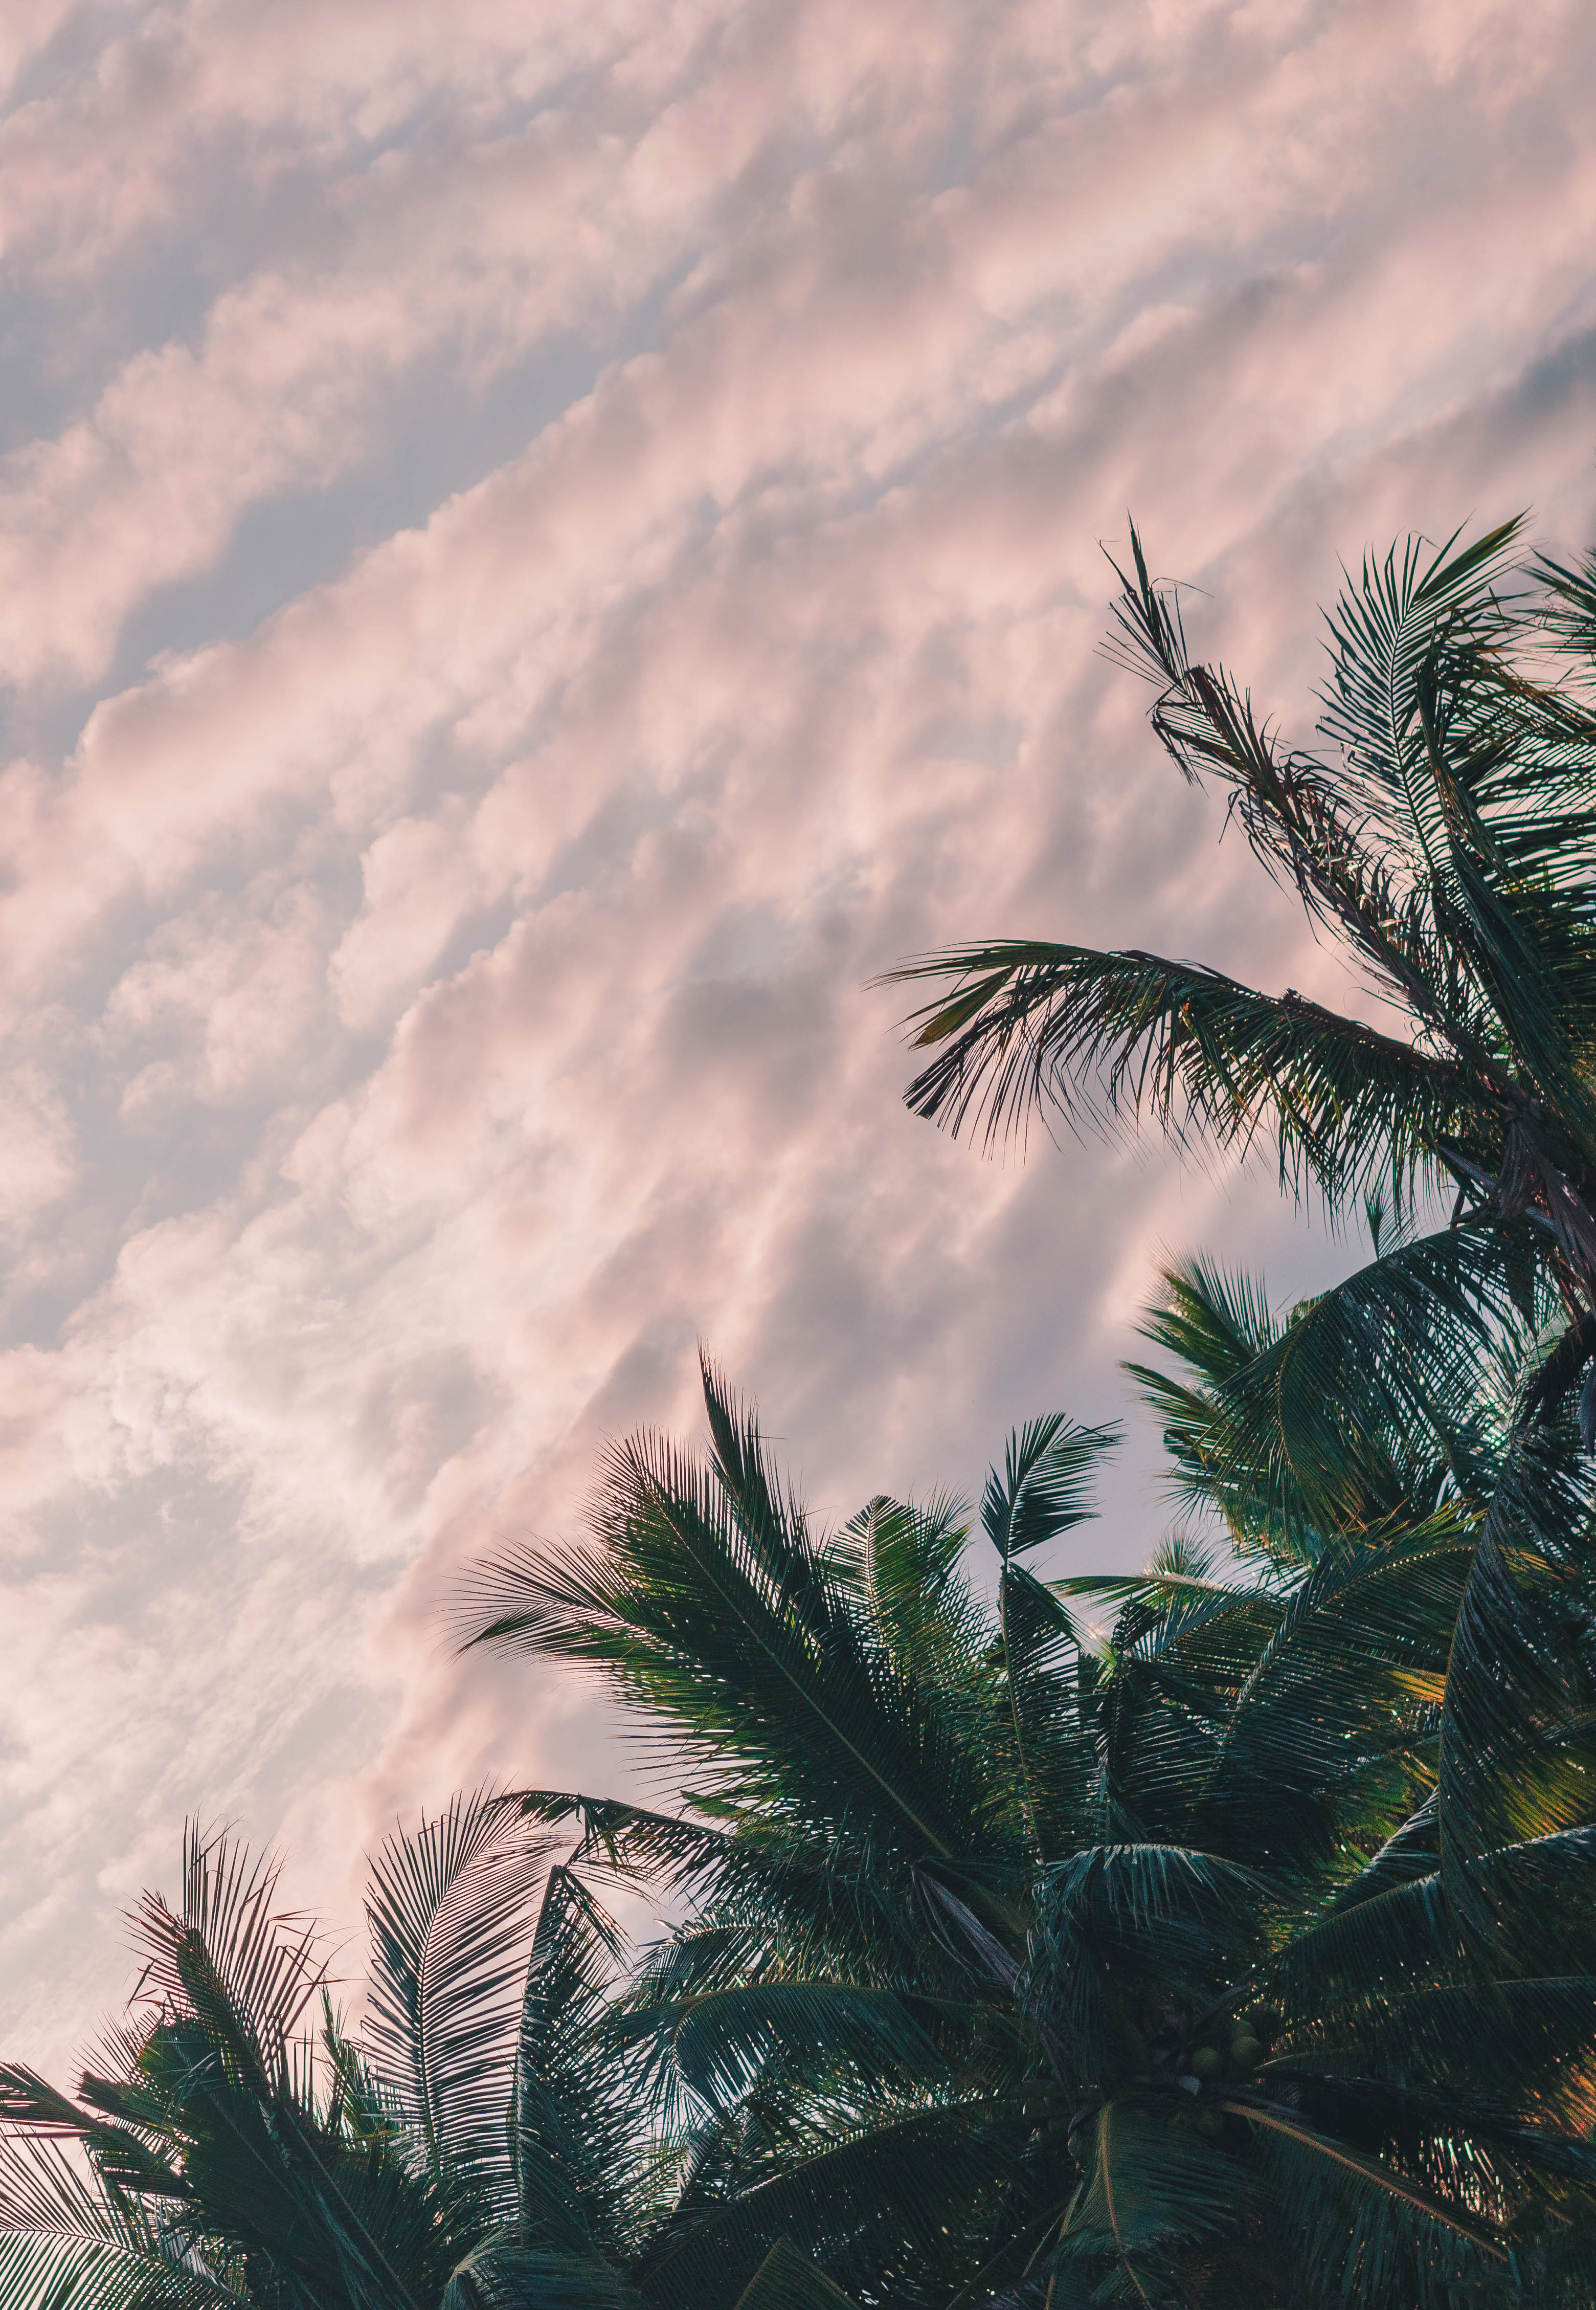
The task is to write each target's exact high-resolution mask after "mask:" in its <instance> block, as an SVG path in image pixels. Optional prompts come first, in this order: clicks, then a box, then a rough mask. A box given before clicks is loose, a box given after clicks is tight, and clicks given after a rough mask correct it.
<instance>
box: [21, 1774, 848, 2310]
mask: <svg viewBox="0 0 1596 2310" xmlns="http://www.w3.org/2000/svg"><path fill="white" fill-rule="evenodd" d="M277 1885H278V1869H277V1866H276V1864H275V1863H270V1862H263V1861H260V1860H252V1859H251V1858H250V1856H249V1854H247V1851H245V1850H244V1849H243V1848H242V1847H240V1846H239V1845H237V1844H236V1843H234V1842H232V1841H231V1840H230V1839H229V1838H227V1837H215V1838H205V1837H201V1836H199V1835H198V1834H197V1833H192V1832H191V1833H190V1834H189V1836H188V1837H187V1838H186V1845H185V1853H184V1871H183V1898H182V1900H181V1903H180V1904H179V1905H178V1906H177V1907H172V1906H169V1905H168V1904H167V1903H166V1902H165V1901H164V1900H162V1899H161V1898H160V1897H159V1896H158V1895H154V1894H147V1895H146V1896H145V1897H144V1898H143V1902H142V1903H141V1905H140V1906H139V1909H138V1911H137V1912H136V1915H135V1919H134V1925H135V1938H136V1942H137V1946H138V1949H139V1952H140V1954H141V1956H142V1958H143V1972H142V1975H141V1976H140V1987H139V1993H138V1995H137V1998H136V1999H135V2006H134V2014H133V2016H132V2018H131V2019H130V2022H129V2023H128V2025H127V2026H126V2027H123V2028H118V2029H117V2030H115V2031H113V2032H112V2033H111V2035H110V2036H108V2038H107V2040H106V2042H105V2044H104V2045H103V2046H102V2048H100V2053H99V2054H98V2056H97V2057H96V2058H95V2059H94V2060H93V2061H92V2062H91V2065H90V2067H89V2070H88V2071H87V2073H86V2074H85V2075H84V2077H83V2078H82V2083H81V2086H80V2089H79V2091H78V2094H77V2095H76V2097H71V2096H68V2095H65V2094H62V2093H59V2092H57V2091H56V2090H55V2089H53V2088H52V2087H50V2086H48V2084H46V2083H45V2082H44V2080H41V2079H40V2078H39V2077H37V2076H35V2075H34V2074H33V2073H32V2072H31V2071H28V2070H26V2069H22V2068H18V2067H15V2066H12V2067H7V2068H4V2069H0V2125H3V2126H4V2135H3V2137H0V2300H3V2301H4V2303H5V2304H6V2306H7V2310H47V2306H48V2310H65V2306H66V2305H71V2306H73V2310H222V2306H233V2310H239V2306H248V2310H438V2306H447V2310H486V2306H505V2310H509V2306H515V2305H530V2304H533V2303H536V2304H538V2305H540V2306H542V2310H567V2306H568V2310H615V2306H616V2305H617V2304H619V2303H620V2302H622V2301H625V2300H629V2299H630V2300H635V2299H636V2297H635V2296H634V2295H632V2294H631V2292H630V2289H629V2283H628V2280H629V2276H630V2274H631V2272H632V2271H633V2270H634V2268H635V2266H636V2264H637V2262H638V2257H639V2255H640V2254H642V2253H643V2252H645V2251H646V2248H647V2245H648V2243H649V2241H650V2238H651V2237H652V2236H654V2235H655V2233H656V2232H657V2231H658V2230H659V2229H660V2228H662V2226H665V2225H667V2224H668V2222H669V2219H670V2217H671V2213H672V2194H673V2193H672V2175H671V2173H670V2172H669V2171H668V2170H666V2169H664V2168H661V2167H660V2166H659V2164H658V2161H657V2159H656V2158H655V2154H654V2150H653V2145H652V2144H651V2142H650V2141H649V2138H648V2135H647V2131H646V2127H645V2126H644V2125H643V2124H641V2123H639V2115H638V2106H637V2101H638V2097H637V2094H636V2092H635V2089H634V2088H633V2085H632V2082H631V2080H630V2076H629V2070H628V2067H627V2065H626V2063H624V2062H622V2061H620V2060H619V2059H618V2058H617V2048H616V2045H615V2041H614V2039H613V2036H612V2034H607V2033H606V2030H605V2028H604V2027H603V2023H604V2019H605V2017H606V2016H607V2015H608V2013H609V2011H610V2007H611V2003H612V1989H613V1984H614V1977H615V1973H616V1964H617V1956H618V1950H619V1947H620V1944H619V1937H618V1935H617V1933H616V1931H615V1928H614V1926H613V1924H612V1922H611V1921H610V1920H609V1919H608V1918H607V1917H606V1915H605V1914H604V1912H603V1909H602V1908H601V1907H600V1906H599V1905H598V1903H597V1901H596V1899H595V1898H594V1893H593V1891H592V1889H591V1888H590V1887H589V1886H587V1885H585V1883H584V1882H583V1880H582V1879H581V1877H580V1875H579V1874H578V1873H577V1871H573V1870H572V1869H570V1868H568V1867H567V1866H564V1865H562V1864H560V1863H554V1864H553V1865H552V1866H551V1865H550V1848H549V1840H548V1838H547V1837H545V1836H543V1835H542V1834H541V1833H539V1832H538V1831H537V1830H536V1829H535V1828H533V1827H532V1826H531V1825H530V1824H529V1822H528V1820H527V1818H526V1816H525V1809H524V1808H523V1807H522V1806H521V1805H520V1804H519V1802H516V1801H512V1800H507V1799H506V1798H504V1797H502V1796H495V1795H492V1794H481V1795H478V1796H475V1797H473V1798H470V1799H456V1800H455V1802H454V1803H453V1804H451V1805H450V1806H449V1808H448V1810H447V1811H446V1812H445V1813H444V1814H443V1815H441V1816H440V1817H439V1818H438V1819H436V1820H433V1821H430V1822H428V1823H427V1824H425V1825H424V1826H423V1827H422V1828H421V1829H420V1830H419V1831H418V1832H417V1833H415V1834H414V1835H412V1836H408V1837H405V1836H395V1837H393V1838H391V1839H390V1840H389V1841H388V1842H387V1844H386V1845H385V1846H384V1848H383V1850H382V1852H381V1853H380V1854H379V1855H378V1857H377V1861H376V1863H375V1864H374V1866H373V1869H372V1880H371V1892H370V1896H369V1902H368V1917H369V1926H370V1932H371V1944H372V1947H371V1972H370V1976H369V1984H368V2000H367V2013H366V2020H365V2025H364V2028H363V2029H362V2031H361V2032H360V2035H359V2036H353V2035H351V2033H350V2032H349V2031H348V2030H347V2029H346V2028H345V2026H344V2024H343V2021H342V2020H341V2019H339V2017H338V2015H337V2014H336V2013H335V2011H334V2008H333V2004H332V2002H331V1997H330V1992H329V1986H328V1980H327V1972H326V1965H325V1956H324V1954H323V1953H322V1950H321V1946H320V1941H319V1937H318V1935H317V1932H315V1930H314V1929H313V1928H312V1927H310V1926H308V1924H306V1922H305V1921H304V1919H303V1918H301V1917H299V1916H296V1915H292V1914H291V1913H287V1912H285V1911H283V1910H282V1908H281V1907H280V1906H278V1900H277ZM318 2014H319V2026H318V2027H316V2026H312V2025H313V2023H314V2022H315V2021H316V2019H317V2015H318ZM725 2298H726V2299H727V2301H728V2302H729V2301H731V2300H733V2299H734V2298H735V2297H734V2296H731V2295H728V2296H727V2297H725ZM828 2298H829V2291H828V2289H827V2288H825V2287H824V2285H823V2282H822V2281H821V2280H820V2277H819V2273H818V2272H813V2271H806V2270H805V2268H804V2266H803V2265H802V2262H800V2260H799V2258H798V2257H796V2256H795V2255H793V2254H790V2252H788V2253H785V2254H777V2255H776V2257H775V2258H774V2260H772V2261H771V2262H769V2263H768V2267H767V2268H766V2269H765V2270H764V2271H762V2272H760V2273H756V2282H755V2284H754V2286H753V2287H752V2288H750V2292H749V2294H748V2297H747V2310H789V2306H797V2305H802V2306H804V2310H824V2306H825V2302H826V2301H827V2299H828Z"/></svg>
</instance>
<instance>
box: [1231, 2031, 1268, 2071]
mask: <svg viewBox="0 0 1596 2310" xmlns="http://www.w3.org/2000/svg"><path fill="white" fill-rule="evenodd" d="M1261 2051H1262V2047H1261V2046H1260V2045H1259V2043H1258V2040H1257V2038H1256V2037H1254V2036H1253V2035H1252V2034H1251V2032H1250V2031H1249V2033H1248V2034H1247V2036H1245V2037H1232V2039H1231V2040H1230V2065H1231V2067H1232V2068H1233V2069H1234V2070H1235V2071H1236V2076H1237V2077H1238V2078H1245V2076H1246V2074H1247V2072H1248V2071H1249V2070H1250V2069H1252V2068H1253V2064H1254V2063H1256V2061H1257V2059H1258V2055H1259V2054H1260V2053H1261Z"/></svg>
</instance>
